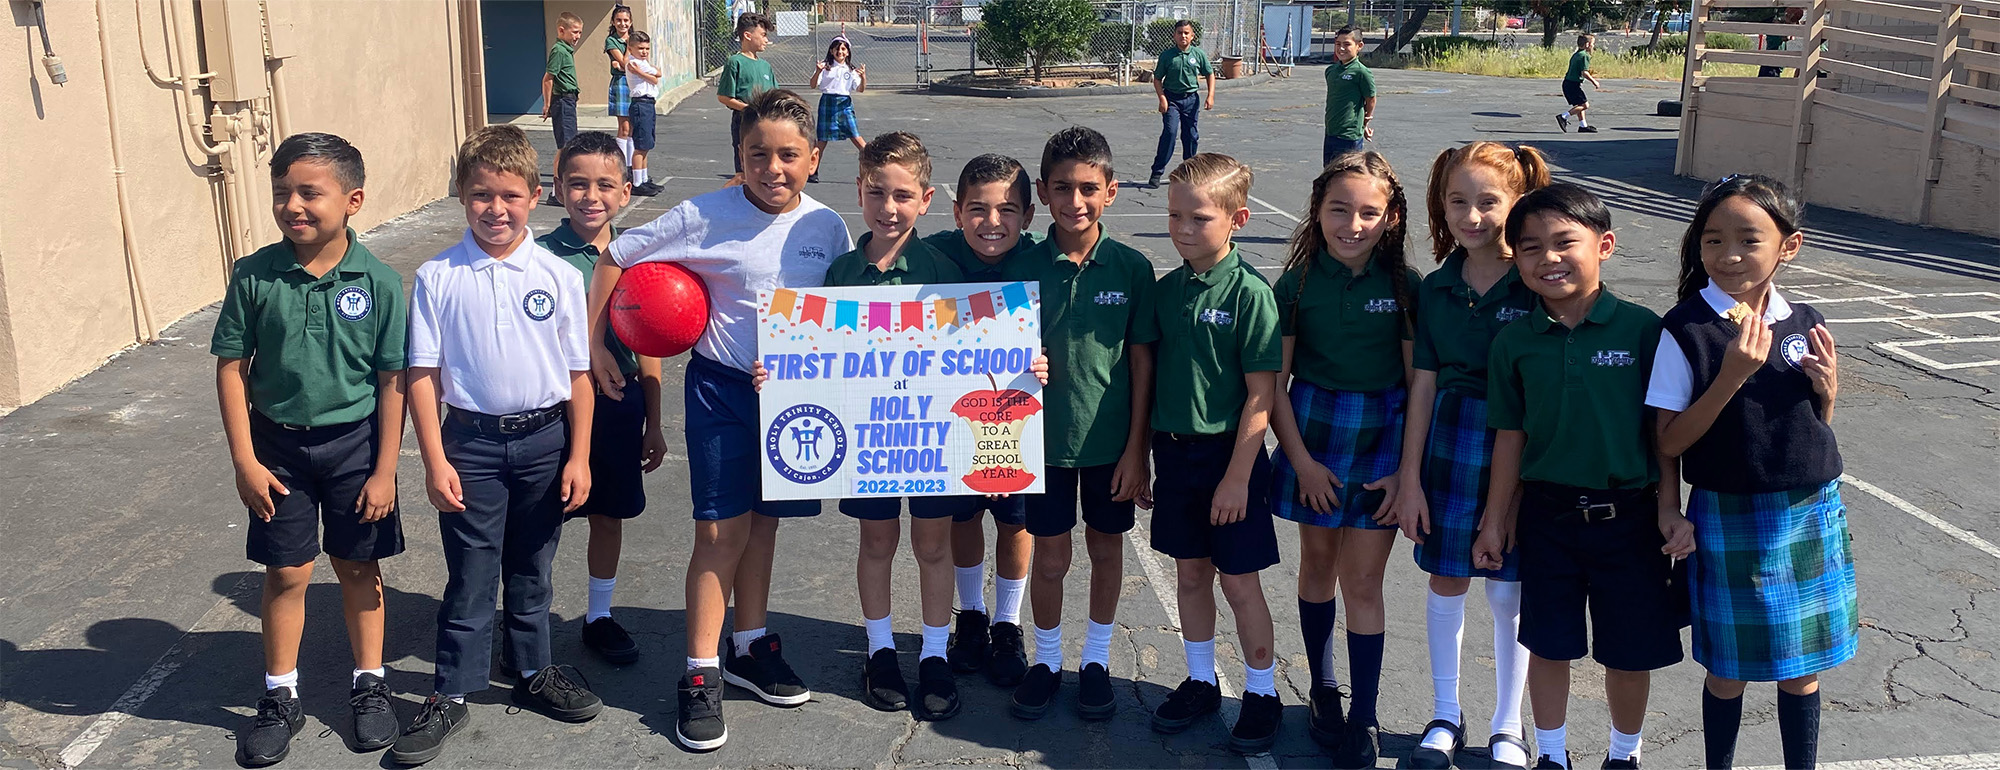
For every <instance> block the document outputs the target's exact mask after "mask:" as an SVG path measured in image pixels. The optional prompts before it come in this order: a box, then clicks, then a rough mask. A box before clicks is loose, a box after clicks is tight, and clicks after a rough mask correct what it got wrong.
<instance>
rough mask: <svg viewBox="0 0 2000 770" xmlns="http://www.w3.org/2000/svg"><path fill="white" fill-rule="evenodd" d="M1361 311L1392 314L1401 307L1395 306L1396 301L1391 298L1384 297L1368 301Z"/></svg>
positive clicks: (1401, 307)
mask: <svg viewBox="0 0 2000 770" xmlns="http://www.w3.org/2000/svg"><path fill="white" fill-rule="evenodd" d="M1362 309H1364V310H1367V311H1368V312H1370V313H1394V312H1396V311H1398V310H1401V309H1403V306H1401V305H1398V304H1396V300H1395V299H1393V298H1389V297H1384V298H1382V299H1371V300H1368V304H1367V306H1366V307H1364V308H1362Z"/></svg>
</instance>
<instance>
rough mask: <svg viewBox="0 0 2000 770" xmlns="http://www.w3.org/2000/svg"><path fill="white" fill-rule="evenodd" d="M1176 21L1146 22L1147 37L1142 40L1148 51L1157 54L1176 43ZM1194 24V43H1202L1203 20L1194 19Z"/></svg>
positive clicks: (1157, 20)
mask: <svg viewBox="0 0 2000 770" xmlns="http://www.w3.org/2000/svg"><path fill="white" fill-rule="evenodd" d="M1190 21H1193V20H1190ZM1174 22H1175V20H1174V19H1154V20H1152V21H1150V22H1147V23H1146V39H1145V40H1143V41H1141V47H1142V48H1143V49H1144V50H1145V51H1146V53H1155V54H1156V53H1159V52H1161V51H1164V50H1167V46H1170V45H1173V44H1174ZM1193 24H1194V44H1195V45H1201V22H1199V21H1193Z"/></svg>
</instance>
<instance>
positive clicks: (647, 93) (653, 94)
mask: <svg viewBox="0 0 2000 770" xmlns="http://www.w3.org/2000/svg"><path fill="white" fill-rule="evenodd" d="M625 67H626V68H627V69H635V70H638V71H640V72H644V73H646V74H648V75H652V76H654V77H658V76H659V74H660V71H659V70H656V69H653V63H652V62H649V61H646V60H645V59H626V60H625ZM625 80H626V82H628V83H630V84H631V87H632V98H634V99H638V98H640V97H646V98H651V99H658V98H660V84H658V83H651V82H647V80H646V79H645V78H626V79H625Z"/></svg>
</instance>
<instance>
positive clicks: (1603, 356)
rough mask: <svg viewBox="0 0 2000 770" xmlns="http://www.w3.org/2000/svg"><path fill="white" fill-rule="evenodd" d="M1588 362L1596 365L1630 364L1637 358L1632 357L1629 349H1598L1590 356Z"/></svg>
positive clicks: (1637, 360) (1635, 362)
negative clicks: (1595, 353)
mask: <svg viewBox="0 0 2000 770" xmlns="http://www.w3.org/2000/svg"><path fill="white" fill-rule="evenodd" d="M1590 362H1591V363H1593V364H1596V365H1598V366H1632V365H1634V364H1637V363H1639V359H1637V358H1633V357H1632V351H1630V350H1600V351H1597V355H1594V356H1591V357H1590Z"/></svg>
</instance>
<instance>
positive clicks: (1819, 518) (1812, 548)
mask: <svg viewBox="0 0 2000 770" xmlns="http://www.w3.org/2000/svg"><path fill="white" fill-rule="evenodd" d="M1688 518H1689V519H1691V520H1693V521H1694V532H1695V541H1696V549H1695V552H1694V555H1693V556H1692V557H1689V564H1688V585H1689V592H1690V596H1689V598H1690V600H1691V605H1692V609H1693V611H1694V659H1695V660H1696V661H1697V662H1699V663H1701V665H1703V666H1705V667H1707V668H1708V670H1709V672H1710V673H1713V674H1715V675H1716V676H1719V677H1724V678H1727V679H1737V680H1742V681H1751V682H1771V681H1782V680H1785V679H1795V678H1798V677H1801V676H1805V675H1807V674H1814V673H1818V672H1821V671H1825V670H1827V669H1829V668H1833V667H1834V666H1838V665H1840V664H1841V663H1845V662H1847V660H1848V659H1849V658H1852V657H1854V653H1855V650H1856V647H1857V646H1858V644H1859V636H1860V607H1859V600H1858V595H1857V593H1856V590H1855V585H1854V555H1853V551H1852V550H1851V548H1850V545H1849V543H1850V541H1851V540H1852V539H1853V538H1851V537H1850V536H1849V535H1848V533H1847V507H1846V506H1844V505H1842V504H1841V502H1840V482H1839V481H1829V482H1827V483H1826V484H1825V485H1824V486H1820V487H1811V488H1806V489H1795V490H1791V491H1789V492H1774V493H1768V494H1750V495H1741V494H1725V493H1720V492H1710V491H1707V490H1703V489H1696V490H1694V494H1693V496H1692V497H1690V498H1689V499H1688Z"/></svg>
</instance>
